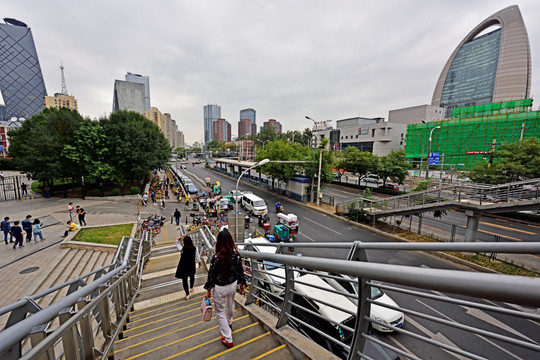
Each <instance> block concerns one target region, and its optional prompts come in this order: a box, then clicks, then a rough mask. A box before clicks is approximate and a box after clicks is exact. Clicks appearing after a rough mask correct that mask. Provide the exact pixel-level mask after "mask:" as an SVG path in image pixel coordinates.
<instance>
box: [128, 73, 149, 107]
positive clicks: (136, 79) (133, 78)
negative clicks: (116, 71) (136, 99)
mask: <svg viewBox="0 0 540 360" xmlns="http://www.w3.org/2000/svg"><path fill="white" fill-rule="evenodd" d="M126 81H129V82H132V83H137V84H143V85H144V103H145V106H146V108H145V110H146V111H148V110H150V78H149V77H148V76H143V75H139V74H132V73H130V72H128V73H127V74H126Z"/></svg>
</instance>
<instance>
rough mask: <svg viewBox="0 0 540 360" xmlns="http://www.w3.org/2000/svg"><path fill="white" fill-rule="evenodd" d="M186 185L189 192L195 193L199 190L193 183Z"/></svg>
mask: <svg viewBox="0 0 540 360" xmlns="http://www.w3.org/2000/svg"><path fill="white" fill-rule="evenodd" d="M186 187H187V191H188V193H190V194H196V193H198V192H199V189H197V187H196V186H195V185H193V184H188V185H187V186H186Z"/></svg>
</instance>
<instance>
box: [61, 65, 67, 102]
mask: <svg viewBox="0 0 540 360" xmlns="http://www.w3.org/2000/svg"><path fill="white" fill-rule="evenodd" d="M60 73H61V74H62V94H63V95H68V92H67V86H66V77H65V76H64V64H62V62H61V61H60Z"/></svg>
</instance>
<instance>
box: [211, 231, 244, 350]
mask: <svg viewBox="0 0 540 360" xmlns="http://www.w3.org/2000/svg"><path fill="white" fill-rule="evenodd" d="M237 284H239V285H240V291H241V292H242V291H244V288H245V285H246V279H245V277H244V270H243V269H242V261H241V258H240V254H239V253H238V249H237V248H236V245H235V244H234V240H233V238H232V235H231V234H230V233H229V231H228V230H227V229H224V230H222V231H220V232H219V234H218V236H217V241H216V253H215V254H214V255H213V256H212V260H211V262H210V269H209V270H208V279H207V281H206V284H204V288H205V289H206V295H205V298H207V299H209V298H210V297H212V288H213V289H214V305H215V306H216V317H217V321H218V324H219V330H220V332H221V343H222V344H223V345H225V346H226V347H228V348H231V347H233V346H234V343H233V337H232V321H233V314H234V294H236V285H237Z"/></svg>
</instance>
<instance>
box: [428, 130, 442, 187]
mask: <svg viewBox="0 0 540 360" xmlns="http://www.w3.org/2000/svg"><path fill="white" fill-rule="evenodd" d="M440 128H441V127H440V126H435V127H434V128H433V129H431V131H430V132H429V143H428V152H427V156H428V161H427V166H426V180H427V179H428V174H429V155H430V153H431V136H432V134H433V131H434V130H436V129H440Z"/></svg>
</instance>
